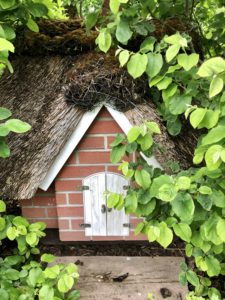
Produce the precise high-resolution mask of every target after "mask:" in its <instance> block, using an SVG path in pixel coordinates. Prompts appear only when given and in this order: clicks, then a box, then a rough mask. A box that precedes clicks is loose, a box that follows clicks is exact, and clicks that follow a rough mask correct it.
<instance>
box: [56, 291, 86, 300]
mask: <svg viewBox="0 0 225 300" xmlns="http://www.w3.org/2000/svg"><path fill="white" fill-rule="evenodd" d="M80 296H81V295H80V291H77V290H73V291H71V292H70V293H69V295H68V297H67V300H78V299H80ZM54 300H55V299H54Z"/></svg>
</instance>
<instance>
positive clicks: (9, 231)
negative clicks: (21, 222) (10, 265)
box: [6, 227, 18, 241]
mask: <svg viewBox="0 0 225 300" xmlns="http://www.w3.org/2000/svg"><path fill="white" fill-rule="evenodd" d="M6 234H7V237H8V238H9V240H10V241H13V240H15V238H16V237H17V236H18V233H17V230H16V227H9V228H8V229H7V232H6Z"/></svg>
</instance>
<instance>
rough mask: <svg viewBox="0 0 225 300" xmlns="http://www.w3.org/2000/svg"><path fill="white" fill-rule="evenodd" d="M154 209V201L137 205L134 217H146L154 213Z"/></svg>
mask: <svg viewBox="0 0 225 300" xmlns="http://www.w3.org/2000/svg"><path fill="white" fill-rule="evenodd" d="M155 207H156V200H155V199H151V200H150V201H149V202H148V203H147V204H138V207H137V210H136V215H137V216H139V217H147V216H149V215H150V214H151V213H152V212H153V211H154V209H155Z"/></svg>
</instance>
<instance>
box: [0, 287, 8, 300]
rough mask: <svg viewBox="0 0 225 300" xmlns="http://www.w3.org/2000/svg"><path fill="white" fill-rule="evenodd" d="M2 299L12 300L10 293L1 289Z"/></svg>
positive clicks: (0, 297) (0, 296) (0, 295)
mask: <svg viewBox="0 0 225 300" xmlns="http://www.w3.org/2000/svg"><path fill="white" fill-rule="evenodd" d="M0 299H1V300H9V299H10V298H9V294H8V292H7V291H6V290H5V289H3V288H0Z"/></svg>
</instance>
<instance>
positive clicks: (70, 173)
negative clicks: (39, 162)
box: [57, 166, 105, 179]
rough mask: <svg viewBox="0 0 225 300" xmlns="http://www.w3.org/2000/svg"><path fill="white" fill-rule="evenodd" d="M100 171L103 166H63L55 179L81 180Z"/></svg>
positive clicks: (103, 168) (103, 169) (102, 169)
mask: <svg viewBox="0 0 225 300" xmlns="http://www.w3.org/2000/svg"><path fill="white" fill-rule="evenodd" d="M102 171H105V167H104V166H64V168H63V169H62V171H61V172H60V173H59V175H58V177H57V178H65V179H66V178H77V177H79V178H81V177H86V176H89V175H91V174H93V173H97V172H102Z"/></svg>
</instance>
